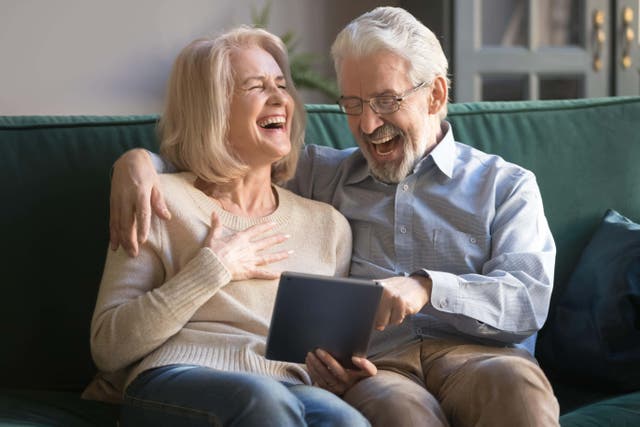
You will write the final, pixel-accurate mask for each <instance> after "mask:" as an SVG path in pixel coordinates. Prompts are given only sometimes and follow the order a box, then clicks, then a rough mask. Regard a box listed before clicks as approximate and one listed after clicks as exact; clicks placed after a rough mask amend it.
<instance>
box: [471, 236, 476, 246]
mask: <svg viewBox="0 0 640 427" xmlns="http://www.w3.org/2000/svg"><path fill="white" fill-rule="evenodd" d="M469 241H470V242H471V243H472V244H474V245H475V244H476V243H477V240H476V238H475V237H469Z"/></svg>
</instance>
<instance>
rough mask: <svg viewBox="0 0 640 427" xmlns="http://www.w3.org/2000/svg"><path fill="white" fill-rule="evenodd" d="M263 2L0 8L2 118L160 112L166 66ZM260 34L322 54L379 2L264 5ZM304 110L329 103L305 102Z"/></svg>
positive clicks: (78, 2) (135, 1)
mask: <svg viewBox="0 0 640 427" xmlns="http://www.w3.org/2000/svg"><path fill="white" fill-rule="evenodd" d="M265 3H266V1H265V0H56V1H50V0H0V55H1V56H0V115H36V114H147V113H158V112H160V111H161V109H162V108H161V106H162V99H163V94H164V85H165V82H166V79H167V77H168V74H169V70H170V68H171V63H172V61H173V58H174V57H175V56H176V55H177V53H178V52H179V50H180V49H181V48H182V47H183V46H185V45H186V44H187V43H188V42H189V41H191V40H193V39H195V38H197V37H201V36H207V35H213V34H216V33H218V32H220V31H222V30H225V29H229V28H231V27H234V26H236V25H240V24H250V23H251V10H252V6H253V7H255V8H257V9H260V8H261V7H262V6H263V5H264V4H265ZM271 3H272V4H271V15H270V23H269V26H268V29H269V30H271V31H272V32H274V33H275V34H278V35H282V34H284V33H285V32H286V31H289V30H291V31H293V32H294V33H295V34H296V35H297V36H298V39H299V47H298V49H297V51H299V52H313V53H317V54H321V55H323V58H324V61H325V65H324V70H323V71H324V72H325V73H327V74H328V75H331V76H332V75H333V69H332V67H331V65H330V62H329V61H330V60H329V55H328V51H329V47H330V45H331V42H332V41H333V38H334V37H335V35H336V34H337V32H338V31H339V29H340V28H342V27H343V26H344V25H345V24H346V23H347V22H349V21H350V20H351V19H353V18H354V17H356V16H357V15H359V14H360V13H362V12H364V11H367V10H370V9H372V8H374V7H375V6H378V5H381V4H388V5H397V4H398V3H399V1H391V2H389V1H387V2H383V1H377V0H272V2H271ZM303 97H304V100H305V102H328V101H329V100H327V99H325V98H323V97H322V96H320V95H319V94H315V93H303Z"/></svg>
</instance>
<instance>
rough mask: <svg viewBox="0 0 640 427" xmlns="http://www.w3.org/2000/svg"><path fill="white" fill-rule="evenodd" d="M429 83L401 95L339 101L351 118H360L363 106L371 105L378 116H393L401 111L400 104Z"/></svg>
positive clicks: (347, 98) (349, 98)
mask: <svg viewBox="0 0 640 427" xmlns="http://www.w3.org/2000/svg"><path fill="white" fill-rule="evenodd" d="M426 85H427V82H422V83H420V84H419V85H418V86H415V87H413V88H411V89H409V90H408V91H406V92H404V93H401V94H400V95H383V96H374V97H373V98H371V99H362V98H358V97H357V96H341V97H340V99H339V100H338V105H339V106H340V110H341V111H342V112H343V113H345V114H348V115H350V116H359V115H360V114H362V108H363V104H369V107H371V109H372V110H373V112H374V113H377V114H391V113H395V112H396V111H398V110H399V109H400V103H401V102H402V101H404V100H405V99H406V98H408V97H409V96H411V95H413V94H414V93H416V92H417V91H419V90H420V89H422V88H423V87H425V86H426Z"/></svg>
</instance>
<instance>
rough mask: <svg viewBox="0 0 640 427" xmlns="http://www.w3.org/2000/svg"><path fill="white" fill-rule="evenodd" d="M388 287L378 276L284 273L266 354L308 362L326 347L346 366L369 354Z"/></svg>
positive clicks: (281, 278)
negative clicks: (306, 358) (378, 313)
mask: <svg viewBox="0 0 640 427" xmlns="http://www.w3.org/2000/svg"><path fill="white" fill-rule="evenodd" d="M381 295H382V286H381V285H380V284H378V283H377V282H375V281H373V280H364V279H354V278H344V277H331V276H320V275H314V274H303V273H293V272H284V273H282V276H281V277H280V284H279V287H278V293H277V295H276V301H275V307H274V309H273V314H272V316H271V327H270V328H269V336H268V338H267V351H266V357H267V359H271V360H281V361H285V362H295V363H304V360H305V357H306V355H307V353H308V352H310V351H313V350H315V349H317V348H322V349H323V350H326V351H327V352H329V354H331V355H332V356H333V357H334V358H335V359H336V360H338V361H339V362H340V363H341V364H342V366H344V367H348V368H353V367H354V366H353V363H352V362H351V356H362V357H364V356H366V354H367V348H368V346H369V339H370V337H371V332H372V331H373V323H374V319H375V315H376V311H377V309H378V303H379V302H380V297H381Z"/></svg>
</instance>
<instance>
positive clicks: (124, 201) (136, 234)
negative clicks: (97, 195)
mask: <svg viewBox="0 0 640 427" xmlns="http://www.w3.org/2000/svg"><path fill="white" fill-rule="evenodd" d="M151 209H153V212H155V213H156V215H158V216H159V217H160V218H162V219H165V220H168V219H171V213H170V212H169V209H167V206H166V204H165V202H164V198H163V196H162V193H160V189H159V186H158V174H157V173H156V170H155V168H154V166H153V163H152V162H151V158H150V156H149V153H148V152H147V151H146V150H144V149H141V148H137V149H133V150H129V151H127V152H126V153H124V154H123V155H122V156H120V158H119V159H118V160H117V161H116V162H115V163H114V165H113V174H112V176H111V197H110V207H109V240H110V243H111V249H113V250H116V249H118V246H122V247H123V249H125V250H126V251H127V252H128V253H129V255H130V256H132V257H134V256H137V255H138V248H139V245H141V244H142V243H144V242H145V241H146V240H147V237H148V235H149V228H150V225H151Z"/></svg>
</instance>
